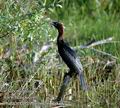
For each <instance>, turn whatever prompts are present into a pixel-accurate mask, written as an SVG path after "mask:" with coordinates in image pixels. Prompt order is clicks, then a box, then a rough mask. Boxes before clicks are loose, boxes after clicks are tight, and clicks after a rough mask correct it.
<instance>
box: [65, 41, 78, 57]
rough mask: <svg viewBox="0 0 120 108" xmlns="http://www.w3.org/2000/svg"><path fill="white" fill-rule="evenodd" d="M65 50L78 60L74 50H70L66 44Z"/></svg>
mask: <svg viewBox="0 0 120 108" xmlns="http://www.w3.org/2000/svg"><path fill="white" fill-rule="evenodd" d="M64 49H65V51H67V52H68V53H70V54H71V56H73V57H74V58H76V53H75V51H74V50H73V49H72V48H70V47H69V46H68V45H67V44H66V43H64Z"/></svg>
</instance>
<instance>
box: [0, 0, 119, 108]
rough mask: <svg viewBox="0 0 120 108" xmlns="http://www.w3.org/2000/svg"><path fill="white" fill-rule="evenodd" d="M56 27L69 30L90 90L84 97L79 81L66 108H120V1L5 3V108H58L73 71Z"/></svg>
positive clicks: (1, 20) (0, 92) (1, 30)
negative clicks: (63, 85) (65, 78)
mask: <svg viewBox="0 0 120 108" xmlns="http://www.w3.org/2000/svg"><path fill="white" fill-rule="evenodd" d="M52 21H60V22H61V23H63V24H64V27H65V30H64V38H65V40H66V42H68V43H69V44H70V46H71V47H73V48H74V49H75V50H76V52H77V54H78V56H80V58H81V63H82V64H83V68H84V74H85V78H86V80H87V83H88V85H89V87H90V90H89V91H88V93H85V92H83V91H82V89H81V87H80V85H79V80H78V79H76V78H73V80H72V81H71V83H70V84H69V86H68V88H67V90H66V93H65V98H64V101H63V102H64V107H69V108H73V107H75V108H80V107H90V108H91V107H93V108H96V107H97V108H100V107H102V108H119V107H120V36H119V35H120V0H0V105H1V106H3V105H4V106H6V108H7V106H8V105H10V106H9V107H15V108H16V107H22V108H23V107H24V108H27V107H30V108H38V107H40V108H42V107H43V108H45V107H46V108H47V107H53V106H56V104H53V103H51V101H52V99H54V98H55V97H56V96H57V95H58V92H59V88H60V85H61V83H62V78H63V76H64V73H65V72H67V71H68V68H67V66H66V65H65V64H64V63H63V61H62V60H61V58H60V56H59V54H58V52H57V46H56V37H57V31H56V30H55V29H54V28H53V27H51V25H50V23H51V22H52ZM100 40H102V42H104V41H105V44H102V42H101V41H100ZM97 41H100V45H96V46H94V47H89V48H81V47H80V46H83V45H87V44H88V43H91V42H97ZM62 105H63V104H62Z"/></svg>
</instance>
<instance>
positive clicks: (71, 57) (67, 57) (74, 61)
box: [51, 21, 88, 102]
mask: <svg viewBox="0 0 120 108" xmlns="http://www.w3.org/2000/svg"><path fill="white" fill-rule="evenodd" d="M51 24H52V25H53V26H54V27H55V28H56V29H57V30H58V37H57V47H58V53H59V55H60V56H61V58H62V60H63V61H64V63H65V64H66V65H67V66H68V68H69V71H68V72H67V73H65V75H64V78H63V83H62V85H61V88H60V91H59V94H58V97H57V98H56V99H55V101H57V102H59V101H61V100H62V99H63V97H64V92H65V90H66V88H67V85H68V84H69V82H70V80H71V78H72V77H73V76H78V78H79V80H80V85H81V86H82V89H83V90H84V91H87V90H88V87H87V83H86V81H85V79H84V74H83V66H82V64H81V62H80V60H79V58H78V56H77V55H76V52H75V51H74V50H73V49H72V48H71V47H70V46H69V45H68V44H67V43H66V42H65V41H64V36H63V35H64V26H63V24H62V23H60V22H57V21H53V22H52V23H51Z"/></svg>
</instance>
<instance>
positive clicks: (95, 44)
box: [80, 37, 113, 48]
mask: <svg viewBox="0 0 120 108" xmlns="http://www.w3.org/2000/svg"><path fill="white" fill-rule="evenodd" d="M112 40H113V37H110V38H107V39H103V40H100V41H96V42H92V43H91V44H88V45H81V46H80V48H90V47H94V46H97V45H101V44H105V43H111V42H112V43H113V41H112Z"/></svg>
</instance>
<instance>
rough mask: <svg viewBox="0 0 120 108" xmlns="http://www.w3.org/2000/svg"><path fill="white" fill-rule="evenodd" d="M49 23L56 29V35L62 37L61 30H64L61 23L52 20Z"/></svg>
mask: <svg viewBox="0 0 120 108" xmlns="http://www.w3.org/2000/svg"><path fill="white" fill-rule="evenodd" d="M51 24H52V25H53V26H54V27H55V28H56V29H57V30H58V33H59V35H58V37H59V38H60V39H63V31H64V27H63V24H62V23H59V22H57V21H54V22H52V23H51Z"/></svg>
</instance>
